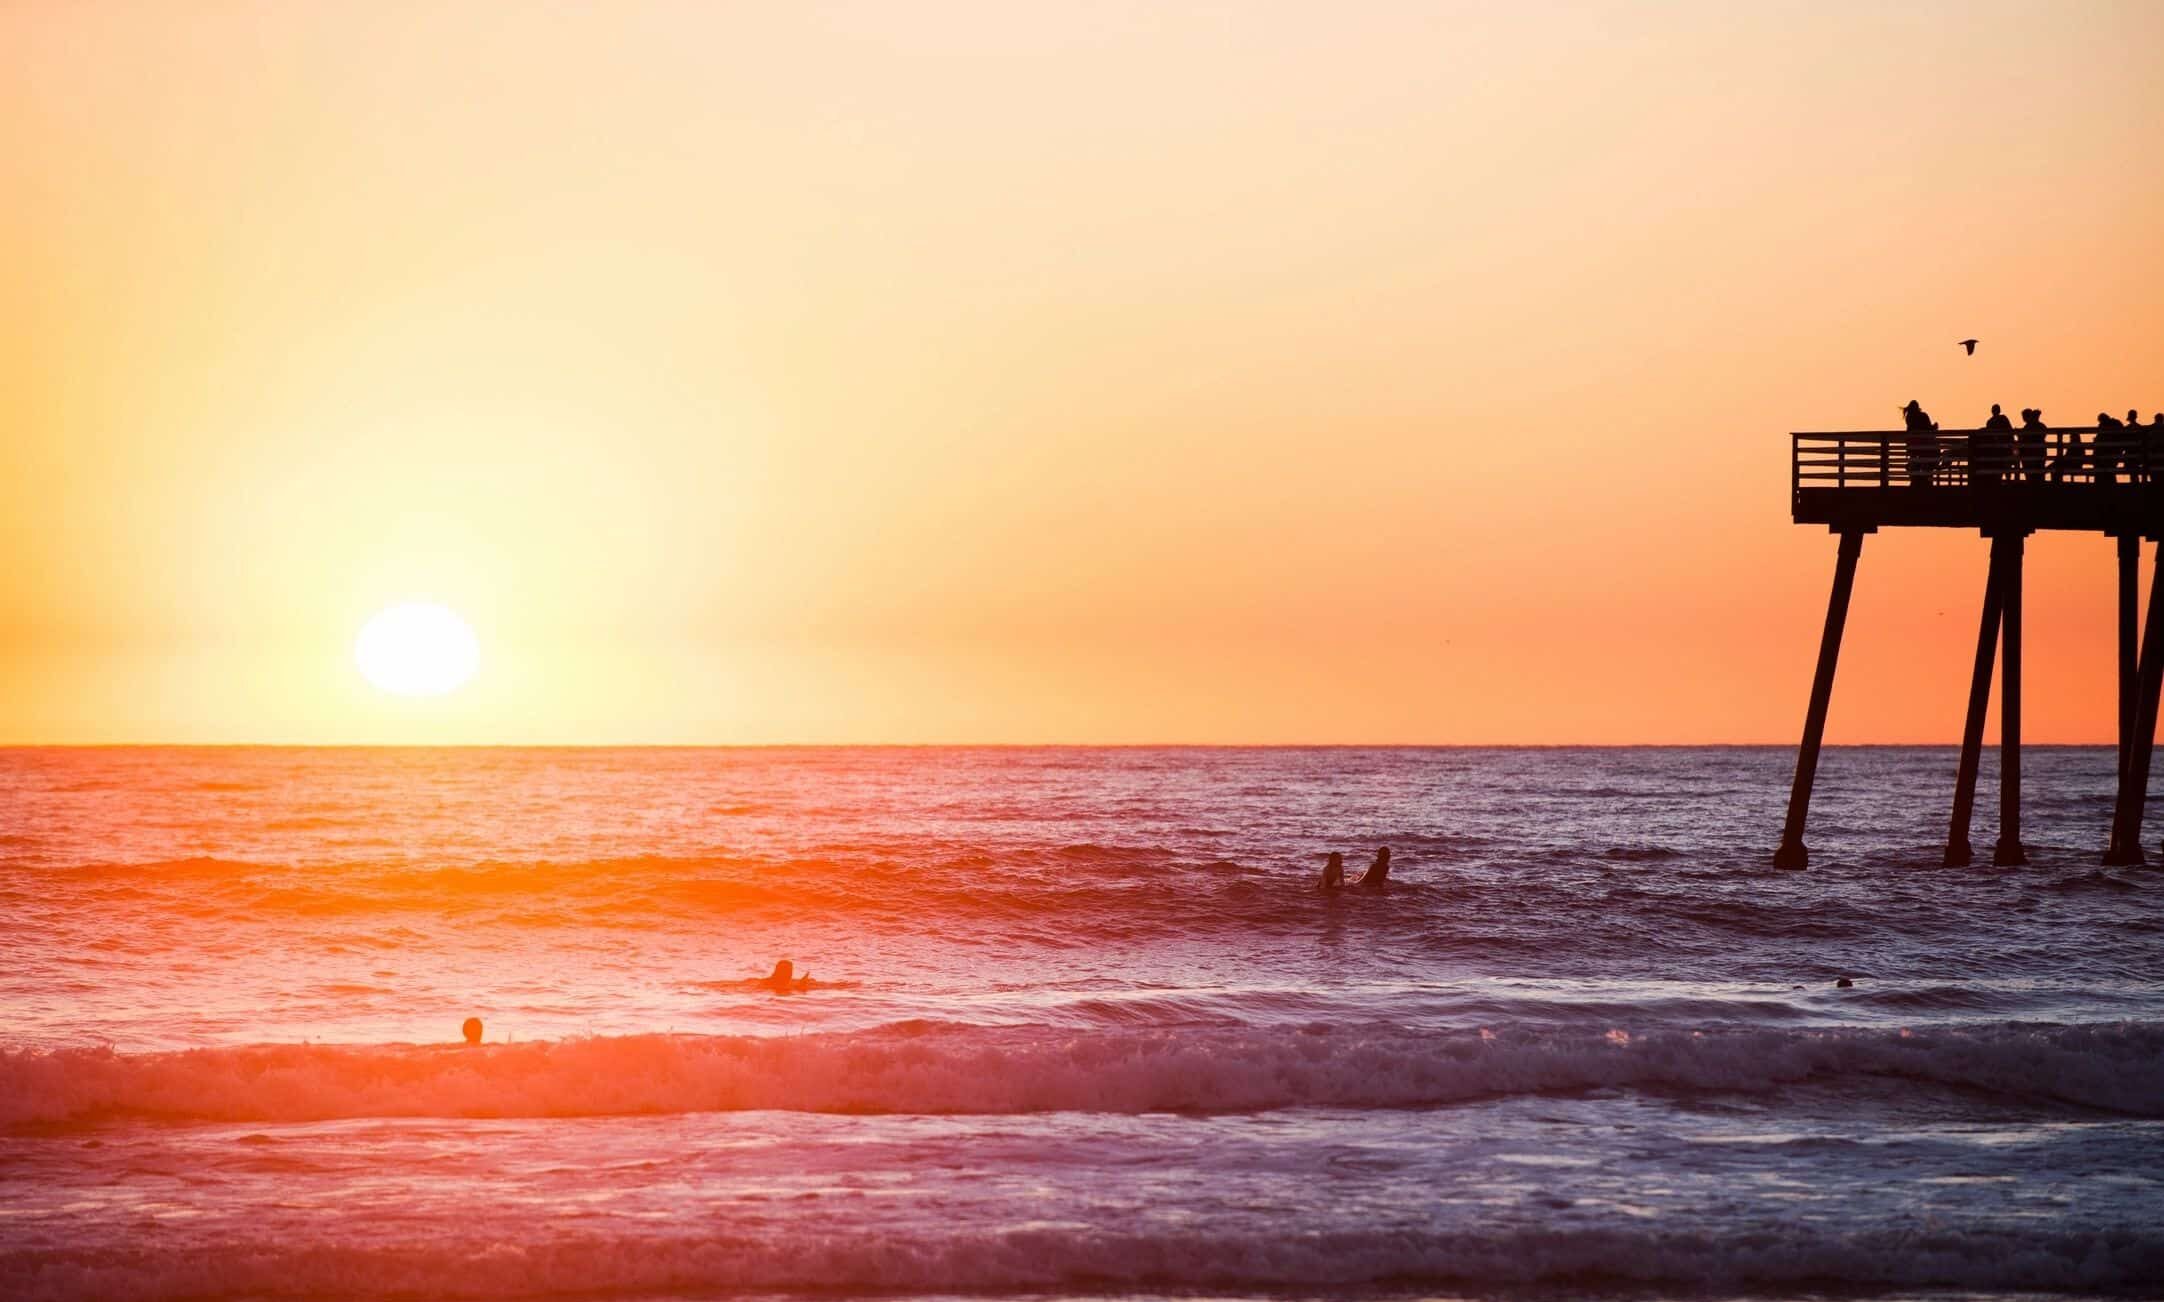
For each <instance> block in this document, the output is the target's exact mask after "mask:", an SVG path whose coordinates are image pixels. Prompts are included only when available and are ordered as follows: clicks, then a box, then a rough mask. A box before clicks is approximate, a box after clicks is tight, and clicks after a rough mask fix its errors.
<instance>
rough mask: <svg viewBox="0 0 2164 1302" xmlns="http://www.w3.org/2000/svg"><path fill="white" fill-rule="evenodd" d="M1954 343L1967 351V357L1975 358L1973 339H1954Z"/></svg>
mask: <svg viewBox="0 0 2164 1302" xmlns="http://www.w3.org/2000/svg"><path fill="white" fill-rule="evenodd" d="M1954 342H1955V343H1957V344H1959V345H1961V346H1962V347H1963V348H1966V349H1968V350H1969V356H1971V357H1974V356H1976V341H1975V340H1974V339H1956V340H1955V341H1954Z"/></svg>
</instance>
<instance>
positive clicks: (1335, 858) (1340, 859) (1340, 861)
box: [1323, 850, 1345, 868]
mask: <svg viewBox="0 0 2164 1302" xmlns="http://www.w3.org/2000/svg"><path fill="white" fill-rule="evenodd" d="M1344 866H1345V856H1344V855H1342V854H1339V853H1338V852H1337V851H1335V850H1332V851H1331V852H1330V858H1329V861H1328V862H1327V863H1325V864H1324V865H1323V867H1325V868H1343V867H1344Z"/></svg>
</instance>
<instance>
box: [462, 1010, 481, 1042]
mask: <svg viewBox="0 0 2164 1302" xmlns="http://www.w3.org/2000/svg"><path fill="white" fill-rule="evenodd" d="M458 1033H459V1034H460V1035H463V1036H465V1037H466V1043H468V1044H479V1043H480V1042H481V1019H480V1018H478V1017H469V1018H467V1019H466V1023H465V1025H463V1026H461V1027H459V1028H458Z"/></svg>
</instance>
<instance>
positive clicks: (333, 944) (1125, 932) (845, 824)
mask: <svg viewBox="0 0 2164 1302" xmlns="http://www.w3.org/2000/svg"><path fill="white" fill-rule="evenodd" d="M1792 763H1793V754H1792V752H1790V751H1788V750H1786V749H1780V748H1722V749H1619V750H1571V749H1560V750H1550V749H1536V750H1515V749H1502V750H1476V749H1376V750H1367V749H1058V748H1048V749H998V748H995V749H887V748H864V749H803V750H795V749H744V750H726V749H723V750H678V749H655V750H640V749H632V750H585V749H579V750H517V749H444V750H374V749H275V748H274V749H165V748H144V749H110V750H105V749H90V750H65V749H62V750H45V749H28V750H12V751H0V1297H6V1298H10V1299H22V1300H26V1302H27V1300H31V1299H48V1298H50V1299H77V1298H100V1299H104V1298H112V1299H231V1298H309V1299H321V1298H348V1297H350V1298H437V1297H443V1298H466V1297H471V1298H538V1297H549V1296H559V1295H573V1296H577V1297H581V1298H608V1299H614V1298H637V1299H661V1298H705V1297H737V1296H759V1297H801V1296H808V1295H814V1294H816V1295H818V1296H820V1297H835V1296H850V1295H859V1294H881V1295H896V1296H923V1295H933V1294H968V1295H971V1296H975V1297H984V1296H1013V1295H1030V1296H1074V1297H1085V1296H1086V1297H1123V1298H1124V1297H1137V1296H1147V1297H1197V1296H1267V1297H1273V1298H1283V1297H1325V1296H1327V1297H1342V1296H1347V1295H1355V1296H1376V1297H1401V1296H1402V1297H1493V1296H1514V1297H1515V1296H1541V1297H1552V1296H1571V1297H1584V1296H1592V1297H1607V1296H1629V1297H1646V1296H1671V1295H1679V1296H1691V1297H1706V1296H1721V1297H1777V1296H1784V1297H1785V1296H1793V1295H1796V1294H1798V1293H1816V1294H1831V1295H1837V1296H1843V1297H1852V1296H1874V1297H1878V1296H1904V1297H1906V1296H1934V1297H1950V1296H1960V1297H2011V1296H2016V1295H2036V1294H2044V1295H2064V1294H2093V1293H2117V1294H2148V1295H2156V1294H2158V1293H2159V1292H2164V874H2156V873H2151V872H2149V871H2145V870H2140V869H2133V870H2126V869H2113V870H2104V869H2101V868H2099V867H2098V866H2097V859H2098V852H2099V850H2100V849H2101V847H2102V845H2103V842H2104V835H2105V828H2106V824H2107V822H2108V820H2109V817H2110V801H2111V793H2112V788H2113V779H2112V772H2113V756H2112V753H2111V751H2110V750H2109V749H2099V748H2050V747H2046V748H2037V749H2034V750H2032V751H2031V752H2030V753H2029V755H2028V756H2027V763H2026V766H2025V767H2026V778H2027V794H2028V804H2027V823H2028V829H2027V830H2028V834H2029V847H2030V852H2031V855H2032V858H2033V863H2032V865H2031V866H2030V867H2027V868H2023V869H2014V870H2000V869H1994V868H1991V867H1988V866H1978V867H1975V868H1968V869H1956V870H1949V869H1944V868H1941V867H1939V866H1938V864H1939V855H1940V850H1941V847H1942V845H1943V839H1944V835H1945V818H1946V809H1947V805H1948V803H1949V800H1950V795H1951V787H1952V778H1953V769H1954V756H1953V753H1952V752H1951V751H1950V750H1947V749H1935V748H1924V749H1881V748H1861V749H1846V748H1836V749H1832V750H1829V751H1828V752H1827V754H1826V756H1825V759H1824V761H1823V764H1822V766H1821V771H1820V777H1819V790H1818V797H1817V800H1816V803H1815V806H1814V810H1813V820H1812V827H1811V832H1810V835H1809V837H1808V840H1809V841H1810V844H1811V846H1812V850H1813V857H1814V862H1813V864H1812V866H1811V867H1810V868H1809V869H1808V870H1805V871H1801V872H1782V871H1777V870H1775V869H1773V868H1772V867H1771V866H1770V857H1771V853H1772V850H1773V847H1774V844H1775V842H1776V841H1777V839H1778V834H1779V830H1780V823H1781V814H1782V809H1783V803H1784V801H1785V798H1786V794H1787V784H1788V778H1789V775H1790V772H1791V765H1792ZM1978 804H1979V817H1978V820H1977V824H1978V825H1977V828H1976V833H1975V840H1976V844H1977V845H1978V846H1979V848H1980V849H1982V850H1984V851H1985V852H1986V853H1985V854H1984V855H1983V857H1984V858H1986V859H1988V847H1989V846H1990V844H1991V841H1992V838H1993V836H1994V835H1995V831H1996V829H1995V828H1994V827H1993V826H1992V824H1993V822H1994V814H1995V810H1996V797H1995V787H1994V771H1993V768H1992V765H1991V761H1990V757H1989V756H1987V758H1986V766H1985V772H1984V781H1983V785H1982V787H1981V790H1980V797H1979V801H1978ZM2160 822H2164V820H2160V819H2154V818H2153V819H2152V820H2151V825H2152V827H2156V826H2158V825H2159V823H2160ZM1383 845H1387V846H1389V847H1390V848H1391V850H1392V852H1393V857H1394V866H1393V872H1392V877H1391V881H1390V883H1389V886H1388V888H1387V889H1385V890H1381V891H1362V890H1357V889H1356V890H1349V891H1345V892H1342V893H1339V894H1335V895H1328V896H1326V895H1324V894H1322V893H1320V892H1318V891H1317V890H1316V889H1315V882H1316V878H1317V875H1318V873H1319V872H1320V869H1321V867H1322V860H1323V855H1324V854H1325V852H1327V851H1331V850H1339V851H1343V852H1344V853H1345V856H1346V860H1347V865H1348V868H1349V871H1350V875H1351V876H1353V877H1357V876H1358V875H1359V873H1360V872H1361V871H1362V870H1363V869H1364V868H1365V866H1366V864H1367V862H1368V859H1369V858H1370V856H1371V855H1372V853H1373V851H1374V850H1375V848H1376V847H1378V846H1383ZM2150 848H2151V852H2152V855H2154V854H2155V849H2156V846H2155V842H2154V840H2152V841H2151V843H2150ZM781 958H787V959H789V960H791V961H792V962H793V963H794V965H795V967H796V968H797V970H798V971H799V972H808V973H809V975H810V976H811V978H812V984H811V985H810V986H809V987H808V988H805V989H803V990H801V991H798V992H793V993H788V994H782V993H776V992H774V991H772V990H769V989H766V988H763V987H761V986H760V985H758V984H757V983H756V981H755V980H754V979H755V978H757V977H759V976H761V975H762V974H764V973H765V972H766V971H767V970H768V969H770V968H771V967H772V966H773V964H774V963H775V961H776V960H777V959H781ZM1843 979H1846V980H1847V981H1848V982H1849V984H1848V985H1846V986H1843V985H1841V984H1839V983H1840V982H1841V981H1842V980H1843ZM468 1017H478V1018H480V1019H482V1022H483V1024H484V1032H483V1034H484V1043H483V1044H482V1045H481V1046H479V1047H474V1048H469V1047H464V1046H462V1045H460V1044H459V1037H460V1026H461V1023H462V1022H463V1021H464V1020H465V1019H466V1018H468Z"/></svg>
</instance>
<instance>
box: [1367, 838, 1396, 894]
mask: <svg viewBox="0 0 2164 1302" xmlns="http://www.w3.org/2000/svg"><path fill="white" fill-rule="evenodd" d="M1389 880H1390V847H1389V846H1387V845H1386V846H1384V847H1383V848H1382V849H1380V850H1377V851H1376V852H1375V862H1374V863H1371V864H1369V865H1368V870H1367V871H1366V872H1364V873H1362V874H1361V875H1360V884H1361V885H1362V886H1365V887H1367V888H1368V889H1369V890H1371V891H1372V890H1375V889H1377V888H1379V887H1381V886H1382V884H1383V883H1384V882H1387V881H1389Z"/></svg>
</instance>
